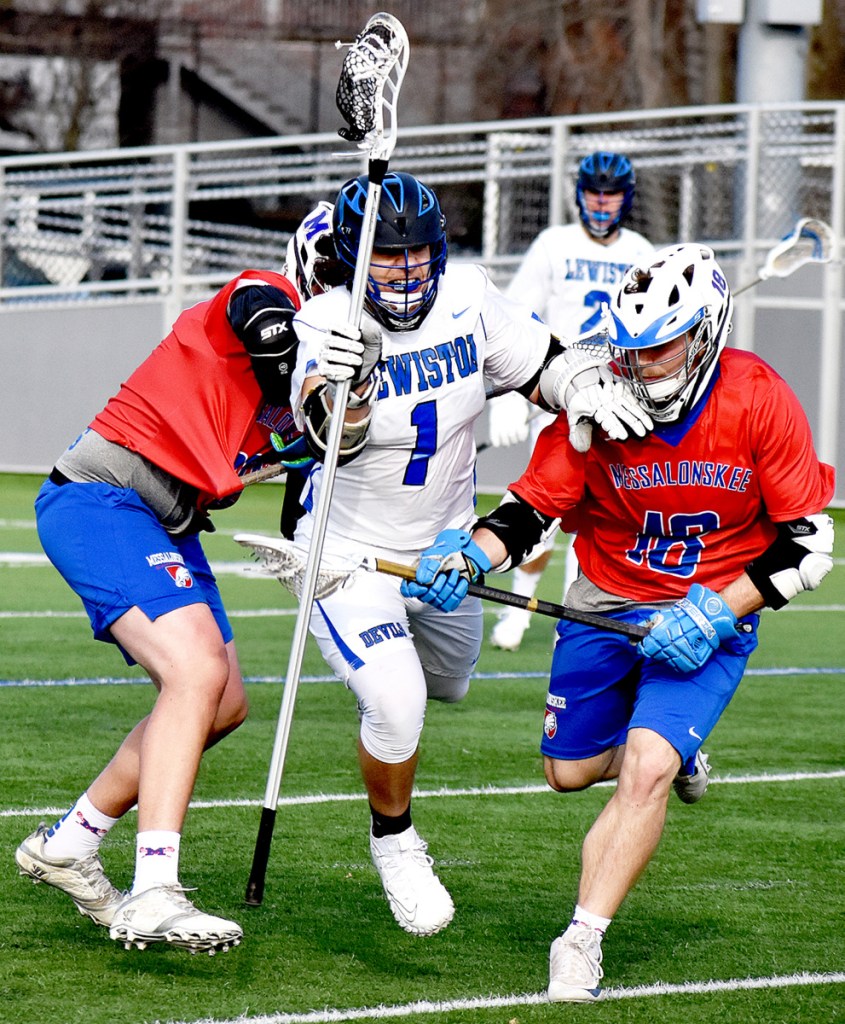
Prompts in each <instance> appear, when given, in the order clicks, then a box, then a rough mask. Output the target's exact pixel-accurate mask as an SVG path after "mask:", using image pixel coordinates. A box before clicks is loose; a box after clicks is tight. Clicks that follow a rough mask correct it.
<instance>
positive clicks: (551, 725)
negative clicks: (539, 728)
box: [543, 708, 557, 740]
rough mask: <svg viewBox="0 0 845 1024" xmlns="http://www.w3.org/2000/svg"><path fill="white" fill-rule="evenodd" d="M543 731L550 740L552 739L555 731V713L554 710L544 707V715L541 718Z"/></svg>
mask: <svg viewBox="0 0 845 1024" xmlns="http://www.w3.org/2000/svg"><path fill="white" fill-rule="evenodd" d="M543 732H544V733H545V734H546V735H547V736H548V737H549V739H550V740H551V739H554V737H555V734H556V733H557V715H556V714H555V713H554V711H549V709H548V708H546V717H545V718H544V719H543Z"/></svg>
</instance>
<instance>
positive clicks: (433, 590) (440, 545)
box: [401, 530, 490, 612]
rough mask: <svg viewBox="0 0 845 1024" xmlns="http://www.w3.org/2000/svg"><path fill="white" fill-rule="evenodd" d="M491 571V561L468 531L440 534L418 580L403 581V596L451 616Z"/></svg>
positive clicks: (419, 564) (425, 554) (419, 565)
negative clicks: (474, 586)
mask: <svg viewBox="0 0 845 1024" xmlns="http://www.w3.org/2000/svg"><path fill="white" fill-rule="evenodd" d="M489 571H490V559H489V558H488V557H487V555H486V554H485V553H484V552H483V551H482V550H481V548H480V547H479V546H478V545H477V544H476V543H475V541H474V540H473V539H472V537H471V536H470V535H469V534H468V533H467V532H466V531H465V530H441V531H440V533H439V534H438V535H437V539H436V540H435V542H434V543H433V544H432V545H431V547H430V548H426V549H425V551H423V553H422V554H421V555H420V557H419V560H418V562H417V573H416V579H413V580H403V581H402V587H401V590H402V595H403V596H404V597H416V598H419V600H420V601H425V603H426V604H430V605H434V607H435V608H439V609H440V610H441V611H443V612H452V611H454V610H455V609H456V608H457V607H458V605H459V604H460V603H461V601H463V599H464V598H465V597H466V596H467V590H468V588H469V585H470V583H477V582H478V581H479V580H481V579H482V577H483V574H484V573H485V572H489Z"/></svg>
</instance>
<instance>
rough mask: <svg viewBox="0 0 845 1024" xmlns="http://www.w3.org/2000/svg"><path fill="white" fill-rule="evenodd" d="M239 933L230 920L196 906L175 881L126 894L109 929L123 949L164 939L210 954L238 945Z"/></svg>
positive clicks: (240, 932) (140, 946) (140, 947)
mask: <svg viewBox="0 0 845 1024" xmlns="http://www.w3.org/2000/svg"><path fill="white" fill-rule="evenodd" d="M243 934H244V933H243V930H242V929H241V926H240V925H239V924H236V923H235V922H234V921H226V920H225V919H224V918H222V917H213V916H212V915H211V914H205V913H203V912H202V911H201V910H198V909H197V908H196V907H195V906H194V905H193V903H191V901H190V900H189V899H187V897H186V896H185V890H184V889H183V888H182V887H181V886H179V885H159V886H156V887H155V888H154V889H146V890H145V891H144V892H141V893H138V895H137V896H129V897H127V898H126V899H125V900H124V901H123V903H122V904H121V905H120V907H119V908H118V910H117V913H116V914H115V915H114V920H113V921H112V925H111V928H110V929H109V936H110V937H111V938H112V939H114V941H115V942H122V943H123V945H124V947H125V948H126V949H132V947H133V946H135V947H136V948H137V949H146V948H147V946H148V945H150V944H151V943H153V942H167V943H169V944H170V945H171V946H178V947H179V948H180V949H187V950H189V951H190V952H191V953H208V954H209V955H210V956H214V954H215V953H217V952H218V951H221V952H224V953H225V952H228V950H229V949H230V948H231V947H232V946H237V945H239V944H240V941H241V939H242V938H243Z"/></svg>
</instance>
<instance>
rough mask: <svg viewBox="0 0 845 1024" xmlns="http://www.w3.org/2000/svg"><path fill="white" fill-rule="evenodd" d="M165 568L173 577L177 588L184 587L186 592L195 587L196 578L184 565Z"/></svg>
mask: <svg viewBox="0 0 845 1024" xmlns="http://www.w3.org/2000/svg"><path fill="white" fill-rule="evenodd" d="M164 568H165V569H167V571H168V572H169V573H170V575H171V576H172V577H173V582H174V583H175V584H176V586H177V587H184V589H185V590H190V589H191V587H192V586H193V585H194V577H193V576H192V575H191V574H190V572H189V571H188V570H187V569H186V568H185V566H184V565H166V566H165V567H164Z"/></svg>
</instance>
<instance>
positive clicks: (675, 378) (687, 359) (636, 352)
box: [611, 309, 716, 423]
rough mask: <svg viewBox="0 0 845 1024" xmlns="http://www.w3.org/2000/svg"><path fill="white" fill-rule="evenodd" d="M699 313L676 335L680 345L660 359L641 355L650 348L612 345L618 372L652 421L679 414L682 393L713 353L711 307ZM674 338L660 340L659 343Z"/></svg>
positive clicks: (687, 389) (706, 364) (664, 419)
mask: <svg viewBox="0 0 845 1024" xmlns="http://www.w3.org/2000/svg"><path fill="white" fill-rule="evenodd" d="M701 315H702V319H701V320H699V322H698V323H697V324H695V325H694V326H693V327H691V328H690V329H689V330H687V331H684V332H682V333H681V334H679V335H677V336H676V338H683V347H682V348H679V349H675V350H673V351H671V352H667V353H666V354H665V355H663V357H662V358H661V359H651V358H648V357H646V358H645V359H644V358H642V357H643V354H644V353H649V352H652V351H653V348H652V349H648V348H644V349H625V348H619V347H617V346H611V353H612V355H613V358H614V361H615V363H616V366H617V367H618V370H619V372H620V374H621V375H622V376H623V377H624V378H625V379H626V380H627V381H628V382H629V383H630V385H631V389H632V390H633V392H634V394H635V395H636V396H637V401H638V402H639V403H640V405H641V406H642V407H643V408H644V409H645V410H646V412H647V413H648V414H649V415H650V416H651V418H652V419H653V420H654V421H655V423H662V422H674V421H675V420H676V419H678V418H679V416H678V409H679V408H683V409H685V408H686V403H685V402H684V398H685V396H686V395H687V394H689V393H691V391H692V389H693V388H694V386H695V384H696V382H697V380H698V377H699V374H700V373H702V372H703V371H704V369H706V367H707V366H708V365H709V363H710V362H712V360H713V358H714V357H715V355H716V346H715V344H714V343H713V330H712V326H711V323H710V319H709V317H710V311H709V310H706V309H705V310H702V311H701ZM674 340H676V339H669V340H668V341H664V342H661V345H660V347H662V346H664V345H669V344H670V343H671V341H674ZM654 347H655V348H656V347H658V346H654Z"/></svg>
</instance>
